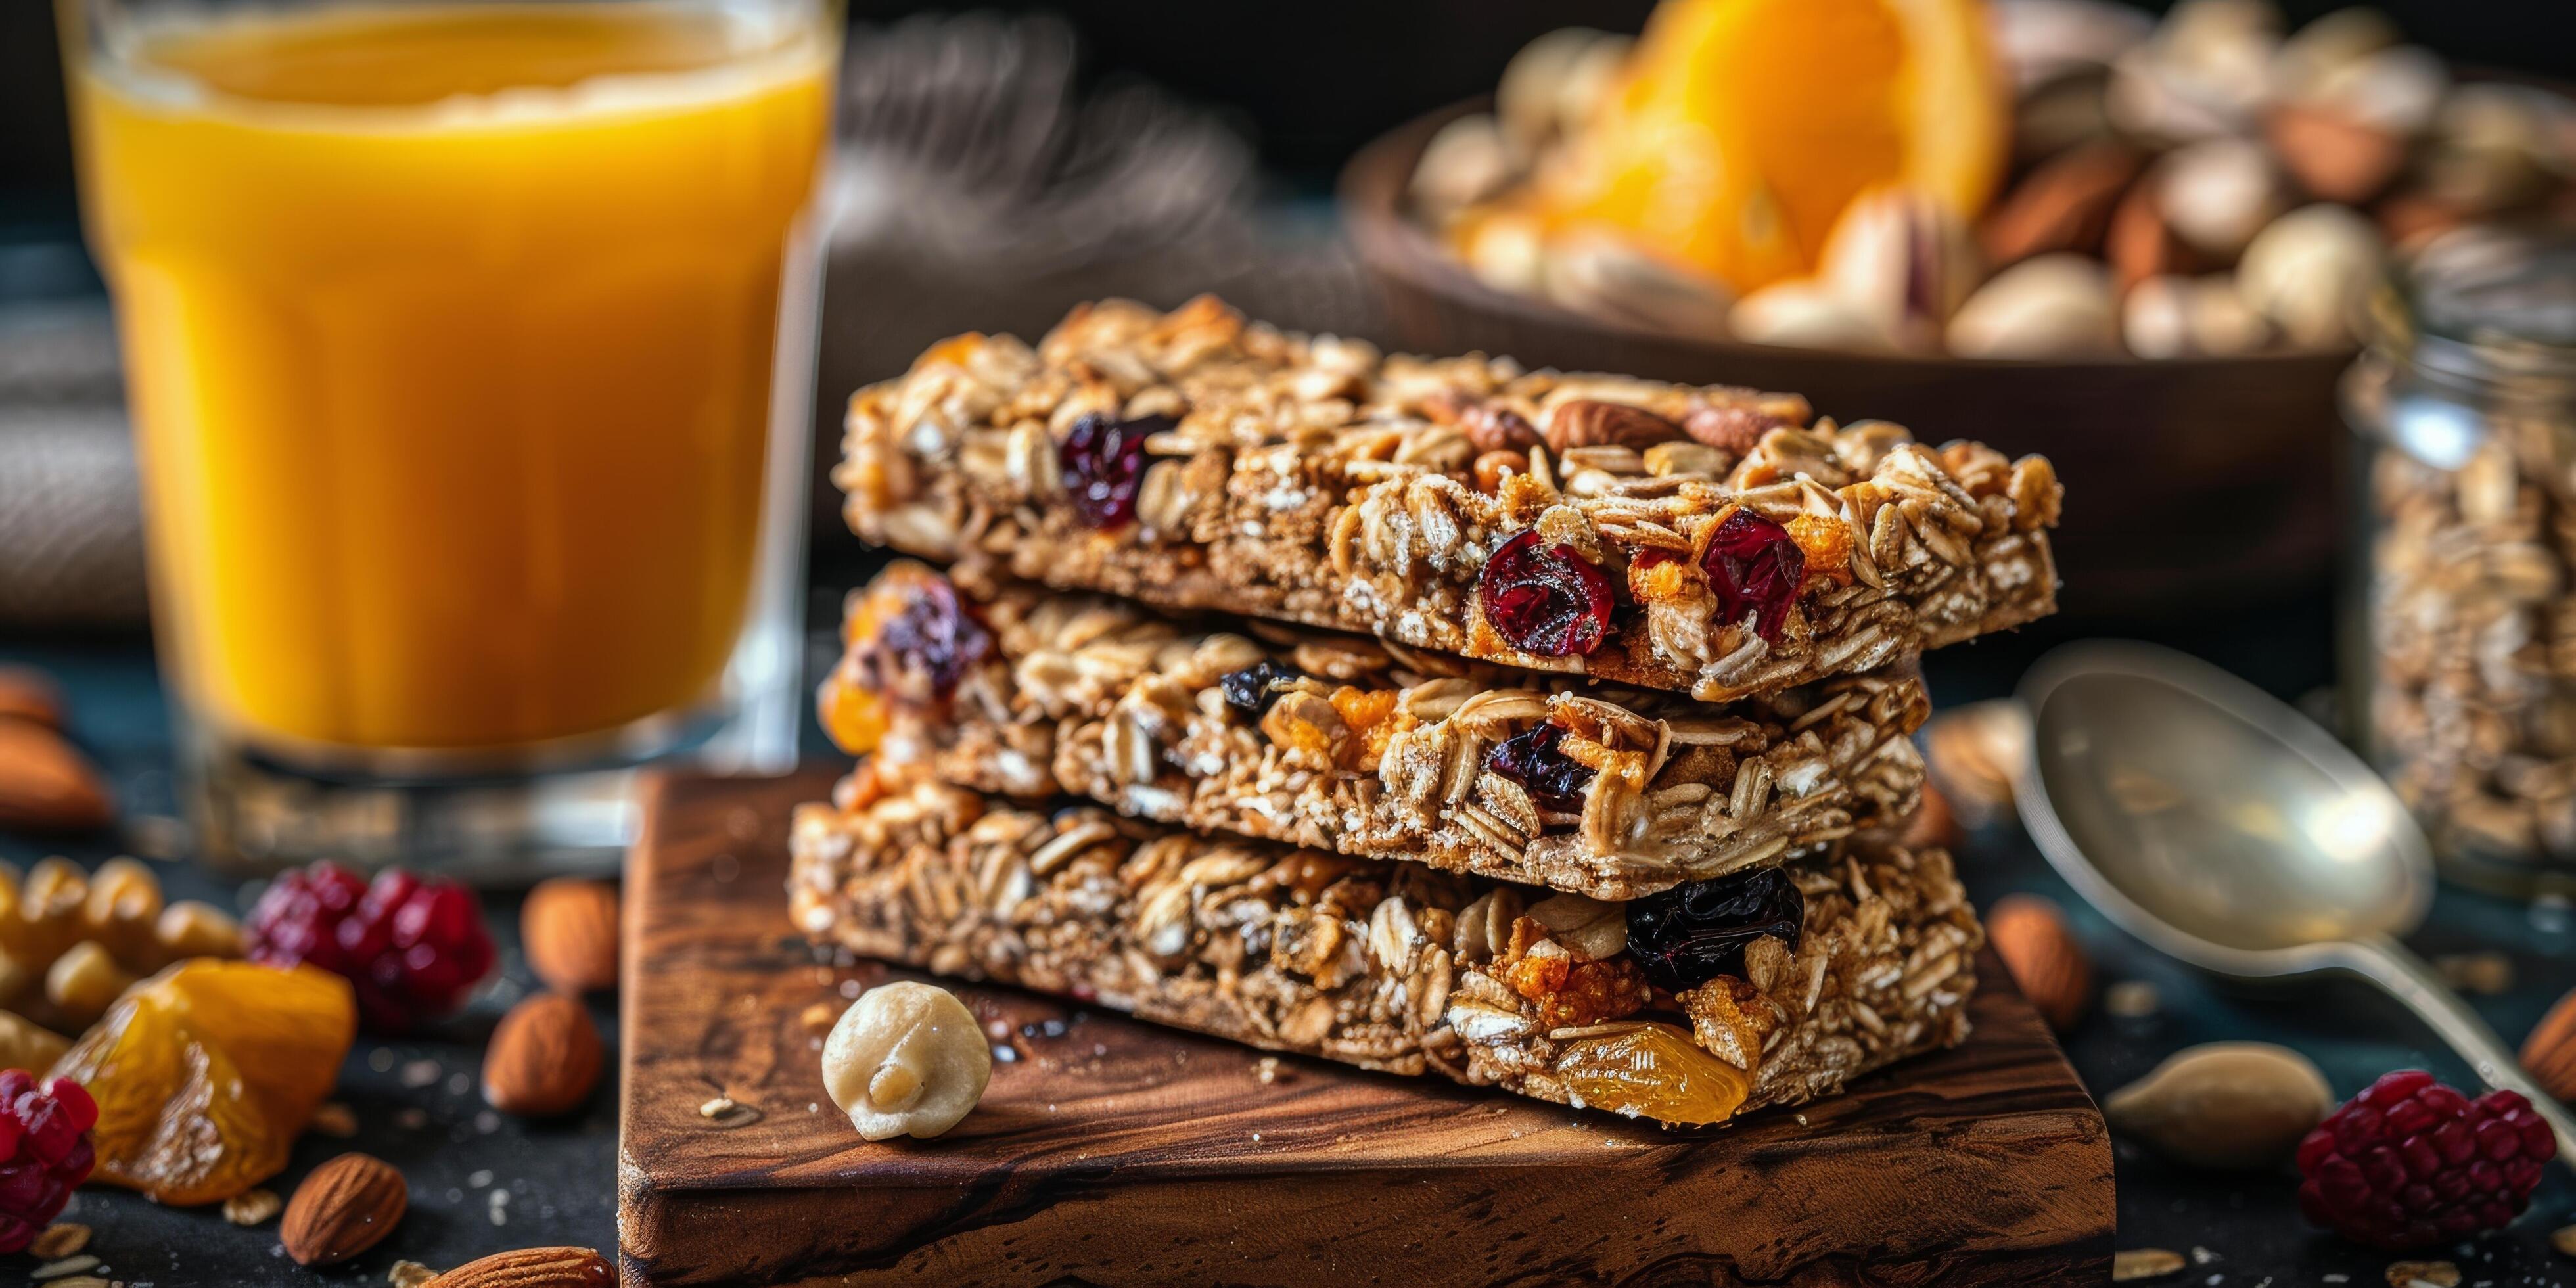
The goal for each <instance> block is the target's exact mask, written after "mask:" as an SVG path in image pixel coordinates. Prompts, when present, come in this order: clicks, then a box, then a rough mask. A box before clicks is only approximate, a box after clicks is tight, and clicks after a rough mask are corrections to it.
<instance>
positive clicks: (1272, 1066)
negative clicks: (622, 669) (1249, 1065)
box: [1253, 1055, 1279, 1087]
mask: <svg viewBox="0 0 2576 1288" xmlns="http://www.w3.org/2000/svg"><path fill="white" fill-rule="evenodd" d="M1253 1076H1254V1077H1256V1078H1259V1079H1261V1085H1263V1086H1265V1087H1266V1086H1269V1085H1270V1084H1271V1083H1274V1082H1277V1081H1279V1057H1277V1056H1275V1055H1265V1056H1263V1057H1261V1063H1259V1064H1257V1065H1255V1066H1253Z"/></svg>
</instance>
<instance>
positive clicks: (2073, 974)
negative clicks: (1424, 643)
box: [1986, 894, 2093, 1032]
mask: <svg viewBox="0 0 2576 1288" xmlns="http://www.w3.org/2000/svg"><path fill="white" fill-rule="evenodd" d="M1986 940H1987V942H1988V943H1991V944H1993V945H1994V946H1995V955H1996V956H1998V957H2001V958H2003V959H2004V969H2005V970H2007V971H2009V972H2011V974H2012V977H2013V982H2014V983H2016V984H2019V985H2021V991H2022V994H2023V995H2024V996H2026V997H2028V998H2029V999H2030V1001H2031V1005H2033V1006H2036V1007H2038V1008H2039V1013H2040V1014H2041V1015H2043V1016H2046V1017H2047V1019H2048V1023H2049V1026H2050V1027H2051V1028H2055V1029H2057V1030H2059V1031H2060V1032H2063V1031H2065V1030H2066V1029H2069V1028H2072V1027H2074V1025H2075V1021H2077V1020H2078V1019H2081V1018H2083V1015H2084V1006H2085V1003H2086V1002H2088V1001H2090V1000H2091V998H2092V995H2093V963H2092V961H2091V960H2090V959H2089V958H2087V957H2086V956H2085V955H2084V946H2083V945H2082V944H2079V943H2077V942H2076V941H2075V934H2074V932H2073V931H2070V930H2068V929H2067V928H2066V915H2065V914H2064V913H2062V912H2060V911H2058V908H2057V905H2056V904H2054V903H2051V902H2049V901H2048V900H2046V899H2042V898H2040V897H2038V896H2037V895H2027V894H2016V895H2006V896H2005V897H2004V898H2002V899H2000V900H1998V901H1996V903H1995V906H1994V910H1993V911H1991V912H1988V913H1987V914H1986Z"/></svg>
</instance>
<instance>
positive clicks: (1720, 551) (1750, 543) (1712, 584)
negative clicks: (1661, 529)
mask: <svg viewBox="0 0 2576 1288" xmlns="http://www.w3.org/2000/svg"><path fill="white" fill-rule="evenodd" d="M1699 567H1700V571H1701V572H1703V573H1706V574H1707V575H1708V588H1709V590H1710V591H1711V592H1713V593H1715V594H1716V596H1717V612H1718V618H1719V620H1721V621H1724V622H1729V623H1734V622H1741V621H1743V620H1744V615H1745V613H1746V612H1748V611H1749V612H1751V613H1752V614H1753V633H1754V634H1756V635H1759V636H1761V637H1762V638H1764V639H1766V640H1774V641H1776V640H1778V639H1779V638H1780V627H1781V626H1782V624H1784V623H1786V622H1787V621H1788V620H1789V605H1791V604H1793V603H1795V602H1797V599H1798V587H1799V586H1800V585H1801V584H1802V583H1803V582H1804V581H1805V580H1806V576H1807V552H1806V551H1804V550H1801V549H1799V548H1798V543H1797V541H1796V540H1795V539H1794V538H1792V537H1791V536H1790V535H1789V530H1788V529H1787V528H1784V527H1781V526H1780V525H1779V524H1776V523H1773V522H1772V521H1770V520H1769V519H1766V518H1763V517H1762V516H1761V515H1758V514H1755V513H1754V512H1753V511H1751V510H1748V509H1745V508H1744V507H1742V506H1737V507H1736V509H1735V512H1734V513H1732V514H1729V515H1727V516H1726V521H1725V522H1723V523H1720V524H1718V525H1717V531H1715V532H1713V533H1710V534H1709V538H1708V549H1707V550H1705V551H1702V552H1701V554H1700V557H1699Z"/></svg>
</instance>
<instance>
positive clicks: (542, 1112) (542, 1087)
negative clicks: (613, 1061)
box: [483, 993, 607, 1118]
mask: <svg viewBox="0 0 2576 1288" xmlns="http://www.w3.org/2000/svg"><path fill="white" fill-rule="evenodd" d="M606 1061H607V1052H606V1050H605V1048H604V1047H603V1046H602V1045H601V1043H600V1040H599V1026H598V1025H596V1024H593V1023H591V1019H590V1011H589V1009H588V1008H586V1007H584V1006H583V1005H582V1004H581V999H579V998H576V997H569V996H566V995H564V994H562V993H539V994H537V995H536V996H534V997H531V998H529V999H527V1000H526V1001H523V1002H521V1003H519V1004H518V1005H517V1006H514V1007H511V1008H510V1013H509V1014H507V1015H504V1016H502V1017H501V1023H500V1024H499V1025H497V1026H496V1027H494V1028H493V1030H492V1044H491V1045H490V1046H489V1047H487V1048H485V1049H484V1052H483V1099H484V1100H486V1101H488V1102H490V1103H491V1105H492V1107H493V1108H495V1109H498V1110H500V1111H502V1112H503V1113H511V1114H518V1115H520V1116H521V1117H526V1118H545V1117H551V1116H553V1115H555V1114H561V1113H568V1112H570V1111H572V1110H574V1109H577V1108H580V1107H581V1104H582V1102H583V1101H585V1100H588V1099H590V1091H591V1088H593V1087H595V1086H598V1085H599V1073H600V1069H601V1067H602V1065H604V1064H605V1063H606Z"/></svg>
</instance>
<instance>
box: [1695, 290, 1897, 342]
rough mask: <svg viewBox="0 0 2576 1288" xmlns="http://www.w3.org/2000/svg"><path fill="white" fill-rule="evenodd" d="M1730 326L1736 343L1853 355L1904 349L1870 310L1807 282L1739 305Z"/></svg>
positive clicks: (1756, 295) (1761, 294)
mask: <svg viewBox="0 0 2576 1288" xmlns="http://www.w3.org/2000/svg"><path fill="white" fill-rule="evenodd" d="M1726 323H1727V327H1728V329H1729V330H1731V331H1733V332H1734V333H1735V336H1736V338H1737V339H1740V340H1750V341H1752V342H1753V343H1755V344H1777V345H1784V346H1787V347H1790V348H1798V349H1840V350H1844V351H1846V352H1852V353H1891V352H1894V351H1896V350H1897V349H1898V348H1900V347H1901V346H1900V345H1899V344H1898V343H1897V338H1896V336H1895V335H1894V334H1893V333H1892V332H1890V331H1888V330H1887V329H1886V328H1885V327H1883V326H1881V325H1879V322H1878V319H1876V318H1874V317H1872V316H1871V315H1870V313H1869V311H1868V310H1867V309H1865V308H1863V307H1861V306H1860V305H1858V304H1856V303H1854V302H1852V301H1850V300H1847V299H1844V298H1843V297H1842V296H1840V295H1838V294H1836V293H1835V292H1834V291H1833V290H1832V289H1830V288H1829V287H1827V286H1826V285H1825V284H1824V283H1822V282H1818V281H1815V280H1813V279H1806V278H1800V279H1794V280H1791V281H1786V282H1777V283H1774V284H1772V285H1770V286H1766V287H1763V288H1762V289H1761V290H1758V291H1755V292H1754V293H1752V294H1751V295H1747V296H1745V297H1744V298H1743V299H1740V300H1737V301H1736V302H1735V307H1734V308H1733V309H1730V310H1728V312H1727V315H1726Z"/></svg>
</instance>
